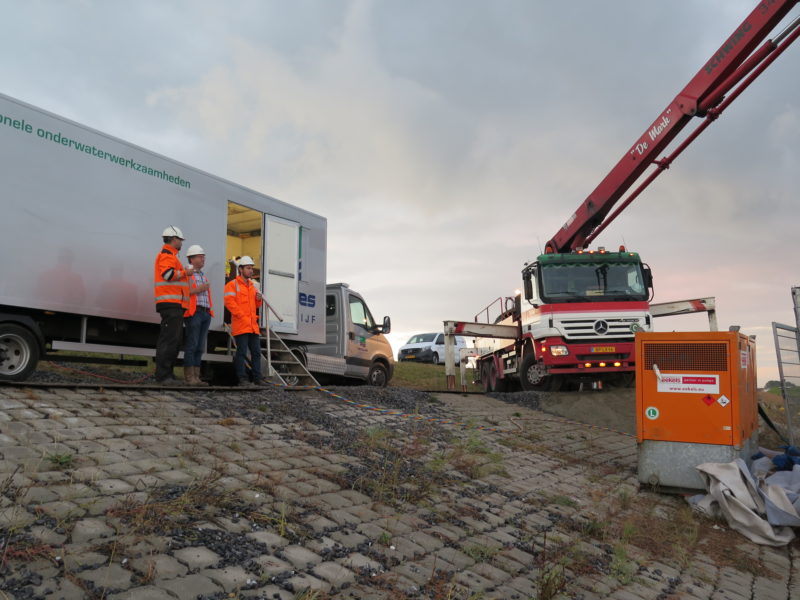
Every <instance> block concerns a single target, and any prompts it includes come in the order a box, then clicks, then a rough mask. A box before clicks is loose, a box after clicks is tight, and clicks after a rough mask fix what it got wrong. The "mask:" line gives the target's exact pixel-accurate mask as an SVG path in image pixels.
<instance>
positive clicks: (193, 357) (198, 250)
mask: <svg viewBox="0 0 800 600" xmlns="http://www.w3.org/2000/svg"><path fill="white" fill-rule="evenodd" d="M186 258H187V259H188V260H189V264H190V265H191V266H192V268H193V269H194V273H192V275H191V276H190V277H189V307H188V308H187V309H186V312H185V313H184V314H183V319H184V324H185V326H186V345H185V346H184V349H183V375H184V379H185V381H186V383H187V384H189V385H208V384H207V383H206V382H205V381H203V380H202V379H200V367H201V366H202V358H203V351H204V350H205V349H206V338H207V337H208V327H209V325H211V318H212V317H213V316H214V302H213V301H212V299H211V284H210V283H209V282H208V279H207V278H206V276H205V274H204V273H203V267H204V266H205V264H206V252H205V250H203V248H202V247H200V246H198V245H197V244H193V245H191V246H189V249H188V250H187V251H186Z"/></svg>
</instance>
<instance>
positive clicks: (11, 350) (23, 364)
mask: <svg viewBox="0 0 800 600" xmlns="http://www.w3.org/2000/svg"><path fill="white" fill-rule="evenodd" d="M38 362H39V344H38V343H37V342H36V337H34V335H33V334H32V333H31V332H30V331H29V330H28V329H26V328H25V327H22V326H21V325H17V324H15V323H0V380H5V381H24V380H25V379H27V378H28V377H29V376H30V374H31V373H33V371H34V370H35V369H36V364H37V363H38Z"/></svg>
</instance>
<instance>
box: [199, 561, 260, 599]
mask: <svg viewBox="0 0 800 600" xmlns="http://www.w3.org/2000/svg"><path fill="white" fill-rule="evenodd" d="M200 575H205V576H206V577H208V578H209V579H210V580H211V581H213V582H214V583H216V584H217V585H218V586H220V587H221V588H222V589H223V590H225V591H226V592H229V593H230V592H234V591H236V590H238V589H241V588H243V587H246V586H251V585H253V584H255V583H256V582H257V581H258V577H257V576H256V575H254V574H253V573H250V572H248V571H245V570H244V569H243V568H242V567H240V566H233V567H225V568H224V569H205V570H204V571H200Z"/></svg>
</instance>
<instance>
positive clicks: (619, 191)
mask: <svg viewBox="0 0 800 600" xmlns="http://www.w3.org/2000/svg"><path fill="white" fill-rule="evenodd" d="M798 1H800V0H762V1H761V2H759V3H758V5H757V6H756V8H755V9H754V10H753V12H751V13H750V15H749V16H748V17H747V18H746V19H745V20H744V21H743V22H742V24H741V25H739V27H737V28H736V30H735V31H734V32H733V34H732V35H731V36H730V37H729V38H728V39H727V40H726V41H725V43H724V44H723V45H722V46H721V47H720V49H719V50H717V51H716V52H715V53H714V54H713V55H712V56H711V58H710V59H709V60H708V61H707V62H706V64H705V65H703V68H702V69H700V71H699V72H698V73H697V74H696V75H695V76H694V77H693V78H692V80H691V81H690V82H689V83H688V85H686V87H684V88H683V90H681V92H680V93H679V94H678V95H677V96H676V97H675V99H674V100H673V101H672V102H671V103H670V104H669V105H668V106H667V107H666V108H665V109H664V110H663V111H662V112H661V114H660V115H659V116H658V118H657V119H656V120H655V121H654V122H653V123H652V124H651V125H650V126H649V127H648V128H647V130H646V131H645V132H644V133H643V134H642V136H641V137H639V139H638V140H637V141H636V143H635V144H634V145H633V146H632V147H631V149H630V150H629V151H628V152H626V153H625V155H624V156H623V157H622V158H621V159H620V161H619V162H618V163H617V164H616V166H614V168H613V169H612V170H611V171H610V172H609V173H608V175H606V177H605V178H604V179H603V181H601V182H600V184H599V185H598V186H597V187H596V188H595V189H594V191H593V192H592V193H591V194H589V197H588V198H587V199H586V200H584V201H583V203H582V204H581V205H580V206H579V207H578V210H576V211H575V213H574V214H573V215H572V216H571V217H570V218H569V220H568V221H567V222H566V223H565V224H564V225H563V226H562V227H561V229H560V230H559V231H558V232H557V233H556V235H555V236H554V237H553V238H552V239H551V240H550V241H548V242H547V244H546V246H545V252H569V251H571V250H574V249H576V248H580V247H584V246H585V245H586V243H587V242H588V241H591V240H592V239H594V237H596V236H597V234H598V233H599V232H600V231H601V230H602V229H604V228H605V227H606V226H607V225H608V223H610V222H611V220H613V219H614V218H616V216H617V215H618V214H619V213H620V212H621V211H622V209H624V208H625V206H627V205H628V204H630V202H632V201H633V199H634V198H635V197H636V196H637V195H638V194H639V193H640V192H641V191H642V190H643V189H644V188H645V187H647V185H649V184H650V183H651V182H652V181H653V179H655V177H657V176H658V174H660V173H661V172H662V171H663V170H664V169H666V168H668V167H669V164H670V163H671V162H672V160H674V159H675V157H676V156H677V155H678V154H680V152H682V151H683V150H684V149H685V148H686V147H687V146H688V145H689V144H690V143H691V142H692V141H693V140H694V139H695V138H696V137H697V135H699V134H700V133H701V132H702V131H703V130H704V129H705V127H706V126H707V125H708V124H710V123H711V121H713V120H714V119H716V117H717V116H719V113H720V112H721V111H722V110H724V108H725V107H726V106H727V105H728V104H730V101H732V100H733V99H734V98H735V97H737V96H738V95H739V93H741V91H742V90H743V89H744V87H746V86H747V85H749V84H750V83H751V82H752V81H753V79H755V77H757V76H758V75H759V74H761V73H762V72H763V71H764V69H766V67H767V66H768V65H769V64H771V62H772V61H773V60H774V59H775V58H777V56H778V54H780V52H782V51H783V50H785V48H786V47H788V46H789V44H791V43H792V42H793V41H794V40H795V39H797V37H798V34H800V28H798V27H797V26H798V25H799V24H800V18H798V19H796V20H795V21H794V22H793V23H792V24H791V25H790V26H789V30H787V32H784V33H783V34H781V36H779V37H778V38H776V40H775V41H773V40H767V41H766V42H765V43H764V44H763V45H762V46H761V48H759V49H758V51H757V52H754V50H755V49H756V46H758V44H760V43H761V42H762V41H763V40H764V39H765V38H766V37H767V35H769V33H770V32H771V31H772V30H773V29H774V28H775V27H776V26H777V25H778V23H779V22H780V21H781V20H782V19H783V18H784V17H785V16H786V15H787V14H788V13H789V11H791V10H792V8H794V6H795V5H796V4H797V3H798ZM792 29H793V30H794V31H791V30H792ZM790 31H791V35H788V33H789V32H790ZM780 42H783V43H782V44H780ZM779 44H780V52H773V51H774V50H776V49H777V48H778V47H779ZM751 55H752V56H751ZM751 71H752V72H753V73H752V74H751V76H750V77H749V78H748V79H747V80H745V81H744V82H743V83H742V85H741V86H740V87H739V89H737V90H736V91H735V94H734V95H732V97H731V98H729V99H728V100H727V104H723V105H721V106H719V107H718V105H720V104H721V103H722V101H723V100H724V99H725V95H726V94H728V93H729V92H730V91H731V90H732V89H733V88H734V87H735V86H737V85H738V84H739V83H740V82H742V80H743V79H744V78H745V77H747V75H748V74H750V73H751ZM695 116H698V117H706V121H705V122H704V123H703V124H702V126H701V127H698V128H697V129H696V130H695V132H693V133H692V135H690V136H689V137H688V138H687V139H686V140H685V141H684V143H683V144H681V145H680V146H679V147H678V149H677V150H676V151H675V152H673V154H672V155H671V156H669V157H667V158H665V159H662V160H660V161H659V160H656V157H657V156H658V155H659V154H660V153H661V152H662V151H663V150H665V149H666V148H667V147H668V146H669V144H670V143H671V142H672V141H673V140H674V139H675V137H676V136H677V135H678V134H679V133H680V132H681V131H682V130H683V128H684V127H686V125H687V124H688V123H689V122H690V121H691V120H692V117H695ZM652 164H656V165H657V166H658V167H659V168H658V170H657V171H654V172H653V173H651V175H650V176H649V177H648V178H647V179H646V180H645V181H644V182H643V183H642V185H640V186H639V188H637V190H636V191H635V192H634V193H633V194H632V195H631V197H630V198H628V199H626V200H625V202H624V203H623V204H622V205H621V206H620V207H619V208H618V209H617V211H616V212H614V213H613V214H612V215H611V216H610V217H608V219H606V217H607V215H608V214H609V212H610V211H611V209H612V208H613V207H614V204H616V202H617V201H618V200H619V199H620V198H621V197H622V196H623V194H625V192H627V191H628V190H629V189H630V188H631V186H632V185H633V184H634V183H635V182H636V181H637V180H638V179H639V177H641V175H642V174H643V173H644V172H645V171H646V170H647V168H648V167H650V165H652ZM604 219H605V221H604Z"/></svg>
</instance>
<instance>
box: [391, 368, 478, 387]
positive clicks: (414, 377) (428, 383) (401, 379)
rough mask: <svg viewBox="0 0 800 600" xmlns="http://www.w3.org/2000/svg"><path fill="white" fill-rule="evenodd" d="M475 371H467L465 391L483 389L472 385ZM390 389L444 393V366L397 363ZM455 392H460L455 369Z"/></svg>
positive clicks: (458, 377) (459, 376)
mask: <svg viewBox="0 0 800 600" xmlns="http://www.w3.org/2000/svg"><path fill="white" fill-rule="evenodd" d="M474 375H475V371H474V370H473V369H467V371H466V379H467V382H466V383H467V391H468V392H482V391H483V387H482V386H481V385H480V384H478V385H475V384H473V383H472V380H473V379H474ZM389 385H390V386H392V387H404V388H409V389H412V390H432V391H441V392H446V391H448V390H447V377H446V376H445V374H444V365H431V364H426V363H415V362H398V363H395V365H394V374H393V375H392V380H391V381H390V382H389ZM456 391H459V392H460V391H461V375H460V371H459V370H458V369H456Z"/></svg>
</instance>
